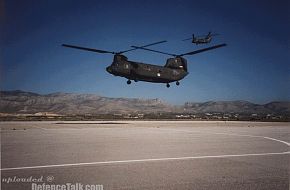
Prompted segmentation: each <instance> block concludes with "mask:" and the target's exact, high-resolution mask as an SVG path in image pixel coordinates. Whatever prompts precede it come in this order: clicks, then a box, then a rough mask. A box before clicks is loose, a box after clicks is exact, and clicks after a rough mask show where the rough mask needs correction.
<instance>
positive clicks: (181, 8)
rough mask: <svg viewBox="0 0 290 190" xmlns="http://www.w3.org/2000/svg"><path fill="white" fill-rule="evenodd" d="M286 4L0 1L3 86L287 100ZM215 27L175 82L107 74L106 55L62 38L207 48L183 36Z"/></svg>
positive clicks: (153, 58) (141, 57)
mask: <svg viewBox="0 0 290 190" xmlns="http://www.w3.org/2000/svg"><path fill="white" fill-rule="evenodd" d="M289 10H290V3H289V1H288V2H287V1H286V0H285V1H283V0H281V1H274V0H273V1H269V0H266V1H263V2H261V1H255V0H254V1H248V0H243V1H224V0H221V1H218V2H211V1H194V0H188V1H187V0H175V1H153V0H144V1H136V0H135V1H133V0H132V1H128V0H124V1H121V0H120V1H117V0H115V1H111V0H106V1H102V0H98V1H85V0H84V1H73V0H62V1H58V0H51V1H37V0H35V1H31V0H27V1H16V0H9V1H5V0H4V1H3V2H2V5H1V8H0V12H2V13H1V14H0V18H1V19H0V23H1V27H0V32H1V33H0V34H1V39H0V50H1V54H0V55H1V57H0V61H1V62H0V87H1V90H16V89H20V90H26V91H33V92H38V93H41V94H46V93H53V92H76V93H94V94H98V95H102V96H108V97H136V98H160V99H162V100H164V101H167V102H169V103H172V104H183V103H184V102H186V101H194V102H200V101H208V100H248V101H252V102H256V103H266V102H270V101H276V100H290V47H289V44H290V38H289V34H290V25H289V23H290V15H289V12H290V11H289ZM209 31H212V32H214V33H219V34H221V35H219V36H216V37H215V38H214V39H213V41H212V43H211V44H210V45H214V44H218V43H224V42H225V43H227V44H228V46H227V47H224V48H220V49H217V50H213V51H208V52H204V53H201V54H196V55H194V56H186V57H185V58H186V59H187V61H188V68H189V75H188V76H187V77H186V78H185V79H184V80H182V81H181V85H180V86H176V85H175V84H172V85H171V87H170V88H169V89H167V88H166V86H165V84H152V83H145V82H138V83H134V82H133V83H132V84H131V85H127V84H126V79H125V78H119V77H114V76H112V75H110V74H109V73H107V72H106V71H105V68H106V67H107V66H108V65H110V64H111V62H112V58H113V57H112V55H109V54H108V55H107V54H96V53H92V52H85V51H80V50H74V49H69V48H64V47H61V44H62V43H68V44H75V45H80V46H85V47H92V48H97V49H104V50H111V51H120V50H126V49H128V48H130V46H131V45H144V44H149V43H152V42H156V41H160V40H167V41H168V43H164V44H159V45H156V46H154V47H152V49H158V50H161V51H166V52H172V53H184V52H189V51H193V50H196V49H199V48H204V47H207V46H206V45H198V46H196V45H193V44H191V43H190V41H187V42H183V41H181V40H182V39H184V38H187V37H190V36H191V34H192V33H195V34H197V35H198V34H206V33H208V32H209ZM125 55H126V56H127V57H128V58H129V59H130V60H134V61H140V62H145V63H151V64H158V65H164V64H165V61H166V59H167V58H169V57H168V56H166V55H159V54H155V53H151V52H144V51H141V50H137V51H132V52H128V53H126V54H125Z"/></svg>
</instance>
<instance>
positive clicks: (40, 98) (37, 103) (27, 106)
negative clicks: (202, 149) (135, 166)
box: [0, 90, 290, 115]
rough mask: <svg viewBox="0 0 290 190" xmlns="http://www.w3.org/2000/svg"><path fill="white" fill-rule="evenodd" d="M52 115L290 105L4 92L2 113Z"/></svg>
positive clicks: (281, 108) (284, 110)
mask: <svg viewBox="0 0 290 190" xmlns="http://www.w3.org/2000/svg"><path fill="white" fill-rule="evenodd" d="M38 112H49V113H56V114H63V115H70V114H127V113H212V112H218V113H270V114H290V102H287V101H284V102H281V101H280V102H278V101H276V102H270V103H267V104H263V105H260V104H254V103H251V102H248V101H208V102H186V103H185V104H184V105H182V106H176V105H171V104H168V103H166V102H164V101H162V100H160V99H140V98H109V97H102V96H98V95H95V94H76V93H61V92H58V93H52V94H46V95H41V94H37V93H33V92H25V91H20V90H16V91H0V113H18V114H20V113H31V114H33V113H38Z"/></svg>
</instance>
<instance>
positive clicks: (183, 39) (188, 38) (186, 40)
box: [182, 37, 192, 41]
mask: <svg viewBox="0 0 290 190" xmlns="http://www.w3.org/2000/svg"><path fill="white" fill-rule="evenodd" d="M191 39H192V37H191V38H186V39H183V40H182V41H187V40H191Z"/></svg>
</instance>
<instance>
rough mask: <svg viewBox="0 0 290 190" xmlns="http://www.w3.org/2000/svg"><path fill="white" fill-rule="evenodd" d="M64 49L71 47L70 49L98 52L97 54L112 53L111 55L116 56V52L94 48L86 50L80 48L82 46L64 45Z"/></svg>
mask: <svg viewBox="0 0 290 190" xmlns="http://www.w3.org/2000/svg"><path fill="white" fill-rule="evenodd" d="M62 46H64V47H69V48H75V49H81V50H85V51H92V52H97V53H111V54H116V53H115V52H112V51H105V50H99V49H93V48H86V47H80V46H74V45H68V44H62Z"/></svg>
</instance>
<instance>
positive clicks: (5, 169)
mask: <svg viewBox="0 0 290 190" xmlns="http://www.w3.org/2000/svg"><path fill="white" fill-rule="evenodd" d="M287 154H290V151H288V152H272V153H253V154H226V155H214V156H191V157H169V158H148V159H138V160H115V161H100V162H86V163H85V162H83V163H73V164H55V165H42V166H26V167H14V168H1V169H0V170H1V171H11V170H25V169H40V168H56V167H68V166H85V165H109V164H119V163H138V162H154V161H173V160H194V159H210V158H234V157H250V156H271V155H272V156H273V155H287Z"/></svg>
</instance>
